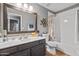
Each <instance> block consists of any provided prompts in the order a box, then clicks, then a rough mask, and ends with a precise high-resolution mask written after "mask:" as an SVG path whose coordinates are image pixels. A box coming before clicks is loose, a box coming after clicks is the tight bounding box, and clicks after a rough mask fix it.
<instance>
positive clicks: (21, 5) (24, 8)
mask: <svg viewBox="0 0 79 59" xmlns="http://www.w3.org/2000/svg"><path fill="white" fill-rule="evenodd" d="M16 6H17V7H19V8H22V9H23V10H27V11H30V12H32V11H33V6H31V5H28V4H27V3H24V4H22V3H17V4H16Z"/></svg>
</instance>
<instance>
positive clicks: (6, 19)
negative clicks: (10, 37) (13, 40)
mask: <svg viewBox="0 0 79 59" xmlns="http://www.w3.org/2000/svg"><path fill="white" fill-rule="evenodd" d="M7 7H8V8H11V9H15V10H20V8H17V7H16V6H13V5H10V4H7V3H3V29H4V30H7V34H18V33H31V32H39V31H38V30H37V16H38V15H37V13H32V14H34V15H36V19H35V30H34V31H20V32H8V18H7Z"/></svg>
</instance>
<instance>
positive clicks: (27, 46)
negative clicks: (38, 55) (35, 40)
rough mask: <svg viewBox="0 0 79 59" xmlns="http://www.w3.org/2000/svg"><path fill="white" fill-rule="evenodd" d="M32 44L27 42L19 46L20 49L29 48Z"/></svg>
mask: <svg viewBox="0 0 79 59" xmlns="http://www.w3.org/2000/svg"><path fill="white" fill-rule="evenodd" d="M30 46H31V45H30V43H25V44H22V45H19V46H18V51H21V50H24V49H27V48H29V47H30Z"/></svg>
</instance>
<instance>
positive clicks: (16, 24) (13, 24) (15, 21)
mask: <svg viewBox="0 0 79 59" xmlns="http://www.w3.org/2000/svg"><path fill="white" fill-rule="evenodd" d="M20 21H21V16H19V15H16V14H13V13H8V32H19V31H20Z"/></svg>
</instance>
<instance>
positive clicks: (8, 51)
mask: <svg viewBox="0 0 79 59" xmlns="http://www.w3.org/2000/svg"><path fill="white" fill-rule="evenodd" d="M16 51H17V47H9V48H5V49H1V50H0V55H3V56H4V55H10V54H11V53H14V52H16Z"/></svg>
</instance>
